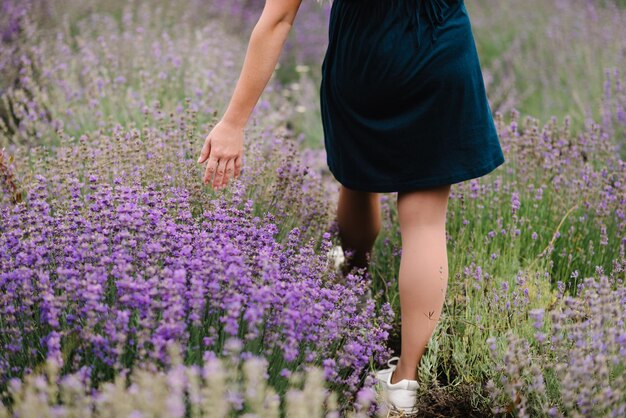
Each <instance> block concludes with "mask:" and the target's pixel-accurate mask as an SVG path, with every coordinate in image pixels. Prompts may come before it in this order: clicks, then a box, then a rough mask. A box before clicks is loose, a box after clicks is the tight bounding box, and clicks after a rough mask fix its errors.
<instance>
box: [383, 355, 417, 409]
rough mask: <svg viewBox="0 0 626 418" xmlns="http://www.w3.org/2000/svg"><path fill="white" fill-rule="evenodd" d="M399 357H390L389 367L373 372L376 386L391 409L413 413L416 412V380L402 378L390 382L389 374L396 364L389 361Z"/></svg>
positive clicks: (391, 373) (390, 374)
mask: <svg viewBox="0 0 626 418" xmlns="http://www.w3.org/2000/svg"><path fill="white" fill-rule="evenodd" d="M399 359H400V358H399V357H392V358H390V359H389V360H387V364H388V365H389V368H387V369H382V370H378V371H377V372H376V373H375V377H376V379H377V383H376V387H377V388H378V391H379V393H380V394H381V395H382V397H383V399H384V401H385V402H386V403H387V406H388V407H389V409H390V410H391V411H393V412H398V413H400V414H415V413H417V408H416V407H415V402H416V401H417V389H418V388H419V384H418V383H417V380H409V379H402V380H400V381H398V382H396V383H391V376H392V375H393V372H394V371H395V370H396V367H397V364H391V361H393V360H399Z"/></svg>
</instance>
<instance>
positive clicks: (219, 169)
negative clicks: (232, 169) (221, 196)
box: [213, 159, 227, 189]
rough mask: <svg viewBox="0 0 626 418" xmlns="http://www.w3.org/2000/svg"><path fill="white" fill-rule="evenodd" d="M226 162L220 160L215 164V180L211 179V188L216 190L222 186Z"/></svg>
mask: <svg viewBox="0 0 626 418" xmlns="http://www.w3.org/2000/svg"><path fill="white" fill-rule="evenodd" d="M226 162H227V160H224V159H221V160H219V161H218V162H217V166H216V167H215V178H214V179H213V188H214V189H217V188H218V187H220V186H221V185H222V180H223V179H224V170H225V165H226Z"/></svg>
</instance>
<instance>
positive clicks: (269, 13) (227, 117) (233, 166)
mask: <svg viewBox="0 0 626 418" xmlns="http://www.w3.org/2000/svg"><path fill="white" fill-rule="evenodd" d="M301 2H302V0H266V1H265V7H264V8H263V12H262V13H261V17H260V18H259V21H258V22H257V23H256V25H255V26H254V29H253V30H252V34H251V35H250V41H249V43H248V49H247V51H246V56H245V59H244V63H243V67H242V69H241V74H240V76H239V80H238V81H237V85H236V86H235V91H234V92H233V96H232V98H231V100H230V102H229V104H228V107H227V109H226V112H225V113H224V116H223V117H222V119H221V120H220V121H219V122H218V123H217V125H215V127H214V128H213V129H212V130H211V132H210V133H209V135H208V136H207V137H206V139H205V143H204V146H203V148H202V151H201V154H200V158H198V163H199V164H202V163H203V162H204V161H206V160H207V159H208V161H209V162H208V164H207V167H206V171H205V174H204V178H203V181H204V183H205V184H207V183H209V182H210V181H211V179H212V177H213V174H215V179H213V187H214V188H217V189H219V188H222V187H225V186H226V184H227V183H228V179H229V177H231V176H234V178H236V177H237V176H238V175H239V173H240V171H241V159H242V153H243V130H244V128H245V125H246V124H247V122H248V119H249V118H250V115H251V114H252V110H253V109H254V106H255V105H256V103H257V102H258V100H259V97H261V93H263V90H264V89H265V87H266V86H267V83H268V81H269V79H270V77H271V75H272V73H273V71H274V69H275V68H276V63H277V62H278V59H279V57H280V54H281V51H282V49H283V46H284V44H285V40H286V39H287V36H288V35H289V32H290V30H291V27H292V25H293V21H294V20H295V18H296V14H297V12H298V8H299V7H300V3H301Z"/></svg>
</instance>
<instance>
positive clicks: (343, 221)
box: [337, 185, 381, 273]
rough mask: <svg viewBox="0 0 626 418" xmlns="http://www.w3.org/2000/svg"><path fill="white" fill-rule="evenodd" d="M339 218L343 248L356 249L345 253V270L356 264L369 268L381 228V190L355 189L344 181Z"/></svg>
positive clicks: (340, 195)
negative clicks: (370, 256) (351, 252)
mask: <svg viewBox="0 0 626 418" xmlns="http://www.w3.org/2000/svg"><path fill="white" fill-rule="evenodd" d="M337 222H338V227H339V238H340V240H341V246H342V248H343V250H344V251H345V252H348V251H350V250H352V251H354V255H353V257H346V265H345V267H346V268H345V270H344V272H345V273H347V272H350V271H351V270H352V268H353V267H358V268H361V267H366V268H367V267H368V259H367V256H368V254H371V250H372V247H373V246H374V242H375V241H376V237H378V233H379V232H380V228H381V219H380V193H375V192H362V191H357V190H352V189H348V188H347V187H345V186H343V185H342V186H341V189H340V191H339V203H338V205H337ZM346 255H347V254H346Z"/></svg>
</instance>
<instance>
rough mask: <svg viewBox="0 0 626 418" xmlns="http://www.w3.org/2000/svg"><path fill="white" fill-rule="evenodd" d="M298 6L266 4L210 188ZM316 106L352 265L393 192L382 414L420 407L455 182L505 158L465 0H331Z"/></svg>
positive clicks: (215, 147)
mask: <svg viewBox="0 0 626 418" xmlns="http://www.w3.org/2000/svg"><path fill="white" fill-rule="evenodd" d="M301 1H302V0H266V3H265V7H264V9H263V12H262V14H261V17H260V18H259V21H258V23H257V24H256V26H255V27H254V30H253V31H252V35H251V38H250V43H249V46H248V50H247V53H246V57H245V60H244V64H243V69H242V72H241V76H240V79H239V81H238V83H237V86H236V88H235V91H234V94H233V97H232V99H231V101H230V103H229V105H228V107H227V110H226V112H225V114H224V116H223V117H222V119H221V120H220V121H219V122H218V123H217V125H216V126H215V127H214V128H213V129H212V130H211V132H210V133H209V135H208V136H207V138H206V141H205V144H204V147H203V148H202V152H201V155H200V158H199V159H198V162H199V163H203V162H205V161H207V160H208V163H207V167H206V171H205V174H204V182H205V183H209V182H211V183H212V185H213V187H215V188H216V189H219V188H223V187H225V185H226V184H227V182H228V180H229V179H230V178H233V177H234V178H236V177H237V176H238V175H239V173H240V170H241V156H242V150H243V130H244V126H245V124H246V123H247V120H248V118H249V116H250V114H251V112H252V109H253V108H254V106H255V104H256V102H257V101H258V98H259V97H260V95H261V93H262V90H263V89H264V88H265V86H266V84H267V82H268V80H269V78H270V76H271V74H272V71H273V70H274V67H275V65H276V62H277V60H278V58H279V55H280V52H281V50H282V47H283V44H284V42H285V39H286V37H287V35H288V33H289V31H290V29H291V26H292V24H293V21H294V19H295V17H296V13H297V11H298V8H299V6H300V3H301ZM308 1H312V0H308ZM320 100H321V111H322V123H323V128H324V144H325V148H326V153H327V163H328V167H329V169H330V171H331V172H332V173H333V175H334V177H335V178H336V180H337V181H338V182H339V183H340V194H339V202H338V208H337V221H338V226H339V235H340V239H341V245H342V247H343V250H344V251H346V253H348V254H350V257H349V258H348V264H347V270H351V269H352V268H354V267H366V268H367V265H368V261H369V257H370V254H371V250H372V248H373V245H374V241H375V240H376V237H377V236H378V233H379V231H380V227H381V220H380V193H386V192H397V209H398V218H399V224H400V233H401V238H402V256H401V260H400V272H399V277H398V285H399V291H400V308H401V322H402V330H401V340H402V344H401V356H400V357H392V358H391V359H389V360H388V365H389V368H387V369H383V370H379V371H377V372H376V378H377V381H378V382H377V383H378V385H377V386H378V388H379V389H380V391H381V392H382V394H383V396H384V397H385V399H387V401H388V403H389V406H390V407H391V409H395V410H397V411H400V412H405V413H412V412H416V410H415V407H414V404H415V401H416V392H417V388H418V382H417V377H418V370H417V369H418V365H419V362H420V360H421V358H422V355H423V353H424V351H425V349H426V345H427V342H428V340H429V339H430V337H431V335H432V333H433V331H434V328H435V326H436V325H437V323H438V321H439V316H440V314H441V310H442V307H443V302H444V299H445V295H446V289H447V284H448V258H447V248H446V234H445V225H446V212H447V206H448V196H449V192H450V187H451V185H452V184H454V183H458V182H461V181H465V180H468V179H471V178H476V177H480V176H483V175H485V174H487V173H489V172H491V171H493V170H494V169H495V168H496V167H498V166H499V165H501V164H503V163H504V156H503V153H502V149H501V147H500V143H499V140H498V135H497V132H496V129H495V125H494V123H493V119H492V113H491V109H490V106H489V103H488V101H487V96H486V92H485V86H484V84H483V79H482V71H481V68H480V63H479V60H478V55H477V51H476V46H475V43H474V38H473V34H472V29H471V25H470V20H469V16H468V13H467V10H466V8H465V4H464V1H463V0H334V3H333V5H332V9H331V15H330V26H329V43H328V48H327V50H326V55H325V57H324V61H323V63H322V82H321V86H320ZM348 251H349V252H348ZM392 361H397V363H396V364H392Z"/></svg>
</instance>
